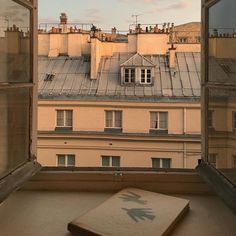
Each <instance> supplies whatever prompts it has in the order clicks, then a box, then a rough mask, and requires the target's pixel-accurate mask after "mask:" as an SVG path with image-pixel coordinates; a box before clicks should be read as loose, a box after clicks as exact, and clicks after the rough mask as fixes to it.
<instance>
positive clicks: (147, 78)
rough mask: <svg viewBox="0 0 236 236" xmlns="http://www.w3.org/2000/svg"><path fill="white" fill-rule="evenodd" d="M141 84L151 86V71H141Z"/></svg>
mask: <svg viewBox="0 0 236 236" xmlns="http://www.w3.org/2000/svg"><path fill="white" fill-rule="evenodd" d="M140 83H141V84H151V83H152V70H151V69H141V80H140Z"/></svg>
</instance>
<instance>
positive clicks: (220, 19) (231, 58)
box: [209, 0, 236, 84]
mask: <svg viewBox="0 0 236 236" xmlns="http://www.w3.org/2000/svg"><path fill="white" fill-rule="evenodd" d="M235 12H236V3H235V0H227V1H220V2H218V3H217V4H215V5H214V6H213V7H211V8H210V11H209V81H212V82H213V81H214V82H218V83H224V84H226V83H229V84H236V50H235V49H236V17H235Z"/></svg>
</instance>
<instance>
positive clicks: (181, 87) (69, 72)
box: [38, 52, 200, 101]
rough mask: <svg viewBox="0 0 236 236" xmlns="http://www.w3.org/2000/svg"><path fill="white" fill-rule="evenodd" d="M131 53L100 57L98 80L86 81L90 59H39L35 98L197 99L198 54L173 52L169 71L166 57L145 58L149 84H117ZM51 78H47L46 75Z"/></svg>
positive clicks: (198, 93) (88, 79)
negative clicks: (173, 64)
mask: <svg viewBox="0 0 236 236" xmlns="http://www.w3.org/2000/svg"><path fill="white" fill-rule="evenodd" d="M133 55H134V54H128V53H116V54H114V55H113V56H112V57H102V59H101V62H100V67H99V70H98V78H97V79H95V80H91V79H90V57H88V56H82V57H78V58H69V57H57V58H48V57H39V86H38V90H39V99H46V100H52V99H53V100H119V101H121V100H124V101H170V100H172V101H179V100H180V101H185V100H188V101H189V100H192V101H196V100H197V101H198V100H199V98H200V53H191V52H185V53H180V52H178V53H176V67H175V69H171V68H170V67H169V64H168V56H167V55H148V56H145V58H146V59H147V60H148V61H150V62H152V63H153V64H154V66H155V77H154V81H153V84H152V85H135V84H133V85H121V82H120V77H121V75H120V65H121V64H122V63H124V62H126V61H127V60H128V59H129V58H131V57H132V56H133ZM50 74H51V75H52V79H50V80H49V79H47V78H48V75H50Z"/></svg>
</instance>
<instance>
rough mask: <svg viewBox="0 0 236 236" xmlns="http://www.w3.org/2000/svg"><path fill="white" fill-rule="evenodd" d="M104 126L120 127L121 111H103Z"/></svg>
mask: <svg viewBox="0 0 236 236" xmlns="http://www.w3.org/2000/svg"><path fill="white" fill-rule="evenodd" d="M105 116H106V121H105V123H106V124H105V125H106V128H122V112H121V111H105Z"/></svg>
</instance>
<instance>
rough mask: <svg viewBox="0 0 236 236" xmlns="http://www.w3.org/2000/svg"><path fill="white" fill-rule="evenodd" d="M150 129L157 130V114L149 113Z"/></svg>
mask: <svg viewBox="0 0 236 236" xmlns="http://www.w3.org/2000/svg"><path fill="white" fill-rule="evenodd" d="M150 117H151V129H157V128H158V113H157V112H151V113H150Z"/></svg>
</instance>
